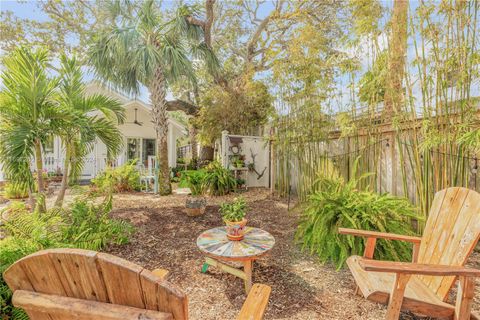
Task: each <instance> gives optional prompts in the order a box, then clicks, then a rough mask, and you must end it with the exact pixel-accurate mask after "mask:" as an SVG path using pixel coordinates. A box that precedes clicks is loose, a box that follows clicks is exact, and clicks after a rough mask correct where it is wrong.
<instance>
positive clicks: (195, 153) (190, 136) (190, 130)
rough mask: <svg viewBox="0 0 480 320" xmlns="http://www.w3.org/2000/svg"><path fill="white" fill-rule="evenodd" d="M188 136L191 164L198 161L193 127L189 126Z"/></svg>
mask: <svg viewBox="0 0 480 320" xmlns="http://www.w3.org/2000/svg"><path fill="white" fill-rule="evenodd" d="M188 135H189V138H190V145H191V146H192V162H196V161H197V160H198V152H197V128H195V126H194V125H192V124H190V126H189V128H188Z"/></svg>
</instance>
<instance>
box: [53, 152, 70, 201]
mask: <svg viewBox="0 0 480 320" xmlns="http://www.w3.org/2000/svg"><path fill="white" fill-rule="evenodd" d="M65 149H66V150H65V161H64V162H63V176H62V185H61V187H60V191H59V192H58V196H57V200H55V206H56V207H61V206H62V204H63V199H64V198H65V192H66V191H67V187H68V168H69V166H70V148H69V147H68V146H67V147H66V148H65Z"/></svg>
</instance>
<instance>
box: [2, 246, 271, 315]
mask: <svg viewBox="0 0 480 320" xmlns="http://www.w3.org/2000/svg"><path fill="white" fill-rule="evenodd" d="M167 273H168V271H166V270H163V269H156V270H154V271H152V272H151V271H149V270H147V269H144V268H142V267H140V266H138V265H136V264H134V263H131V262H129V261H126V260H124V259H121V258H118V257H115V256H112V255H109V254H106V253H99V252H95V251H89V250H81V249H51V250H43V251H39V252H37V253H34V254H31V255H29V256H27V257H25V258H23V259H20V260H19V261H17V262H16V263H15V264H13V265H12V266H10V268H8V269H7V270H6V271H5V272H4V279H5V281H6V282H7V284H8V286H9V287H10V288H11V289H12V291H13V298H12V301H13V304H14V305H15V306H16V307H20V308H23V309H24V310H25V311H26V313H27V314H28V316H29V317H30V319H32V320H63V319H65V320H66V319H80V320H83V319H85V320H86V319H106V320H120V319H124V320H125V319H143V320H148V319H152V320H160V319H161V320H166V319H175V320H184V319H188V303H187V296H186V295H185V294H184V293H183V292H182V291H181V290H179V289H178V288H176V287H175V286H174V285H172V284H171V283H169V282H168V281H166V280H165V276H166V275H167ZM270 291H271V289H270V287H269V286H266V285H261V284H255V285H254V286H253V288H252V290H251V291H250V293H249V295H248V297H247V299H246V301H245V303H244V305H243V307H242V309H241V310H240V314H239V316H238V318H237V319H241V320H259V319H262V317H263V314H264V312H265V309H266V306H267V304H268V299H269V296H270Z"/></svg>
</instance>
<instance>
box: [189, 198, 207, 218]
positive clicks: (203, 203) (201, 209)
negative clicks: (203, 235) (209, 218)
mask: <svg viewBox="0 0 480 320" xmlns="http://www.w3.org/2000/svg"><path fill="white" fill-rule="evenodd" d="M206 207H207V199H206V198H205V197H201V196H197V197H196V196H188V197H187V199H186V200H185V212H186V213H187V216H190V217H196V216H200V215H202V214H204V213H205V208H206Z"/></svg>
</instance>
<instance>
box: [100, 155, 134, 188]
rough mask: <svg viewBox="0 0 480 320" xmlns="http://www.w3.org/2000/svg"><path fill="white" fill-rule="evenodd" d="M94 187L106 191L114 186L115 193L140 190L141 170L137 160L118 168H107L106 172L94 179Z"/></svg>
mask: <svg viewBox="0 0 480 320" xmlns="http://www.w3.org/2000/svg"><path fill="white" fill-rule="evenodd" d="M92 184H93V186H94V188H97V189H98V190H99V191H100V192H103V193H104V192H106V191H107V190H109V189H110V188H113V191H114V192H115V193H120V192H131V191H140V189H141V185H140V172H138V170H137V167H136V161H135V160H133V161H130V162H128V163H126V164H124V165H121V166H119V167H117V168H107V169H105V171H104V172H102V173H101V174H99V175H98V176H96V177H95V178H93V179H92Z"/></svg>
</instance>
